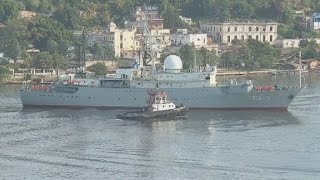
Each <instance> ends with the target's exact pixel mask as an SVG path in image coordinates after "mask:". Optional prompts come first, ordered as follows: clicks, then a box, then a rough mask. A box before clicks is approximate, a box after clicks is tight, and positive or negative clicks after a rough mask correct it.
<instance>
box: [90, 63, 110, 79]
mask: <svg viewBox="0 0 320 180" xmlns="http://www.w3.org/2000/svg"><path fill="white" fill-rule="evenodd" d="M88 70H89V71H91V72H94V73H95V75H96V76H102V77H104V76H105V75H106V74H107V72H108V69H107V67H106V66H105V65H104V64H103V63H100V62H99V63H96V64H94V65H92V66H90V67H88Z"/></svg>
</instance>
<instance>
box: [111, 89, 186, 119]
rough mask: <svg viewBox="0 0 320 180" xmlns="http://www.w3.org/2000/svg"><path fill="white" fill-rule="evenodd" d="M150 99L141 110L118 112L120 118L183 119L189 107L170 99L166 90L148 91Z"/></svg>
mask: <svg viewBox="0 0 320 180" xmlns="http://www.w3.org/2000/svg"><path fill="white" fill-rule="evenodd" d="M148 94H149V100H148V101H147V106H146V107H145V108H144V109H142V110H140V111H133V112H124V113H120V114H117V118H118V119H130V120H150V119H158V120H168V119H183V118H186V116H185V114H186V112H187V111H188V108H187V107H186V106H184V105H183V104H181V105H180V106H176V105H175V104H174V103H173V102H171V101H169V100H168V95H167V94H166V93H165V92H164V91H159V90H153V91H151V92H149V93H148Z"/></svg>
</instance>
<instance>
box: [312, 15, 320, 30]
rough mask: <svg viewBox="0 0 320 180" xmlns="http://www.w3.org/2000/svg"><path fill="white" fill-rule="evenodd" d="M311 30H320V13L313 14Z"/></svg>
mask: <svg viewBox="0 0 320 180" xmlns="http://www.w3.org/2000/svg"><path fill="white" fill-rule="evenodd" d="M311 28H312V29H313V30H318V29H320V13H313V15H312V18H311Z"/></svg>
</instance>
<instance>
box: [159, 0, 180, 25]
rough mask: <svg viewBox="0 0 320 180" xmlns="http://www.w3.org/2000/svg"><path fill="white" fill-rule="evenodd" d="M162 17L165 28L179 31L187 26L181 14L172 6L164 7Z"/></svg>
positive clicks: (166, 5)
mask: <svg viewBox="0 0 320 180" xmlns="http://www.w3.org/2000/svg"><path fill="white" fill-rule="evenodd" d="M164 2H165V1H164ZM162 17H163V19H164V22H163V25H164V27H165V28H170V29H178V28H185V27H186V24H185V23H184V22H182V21H181V19H180V18H179V12H178V11H177V9H175V8H174V6H172V5H171V4H165V5H164V11H163V13H162Z"/></svg>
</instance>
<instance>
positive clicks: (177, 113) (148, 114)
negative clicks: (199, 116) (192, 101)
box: [117, 106, 188, 120]
mask: <svg viewBox="0 0 320 180" xmlns="http://www.w3.org/2000/svg"><path fill="white" fill-rule="evenodd" d="M187 111H188V108H187V107H186V106H181V107H177V108H175V109H170V110H163V111H135V112H125V113H121V114H118V115H117V118H118V119H127V120H155V119H158V120H167V119H175V118H177V117H180V118H181V117H185V114H186V112H187Z"/></svg>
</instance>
